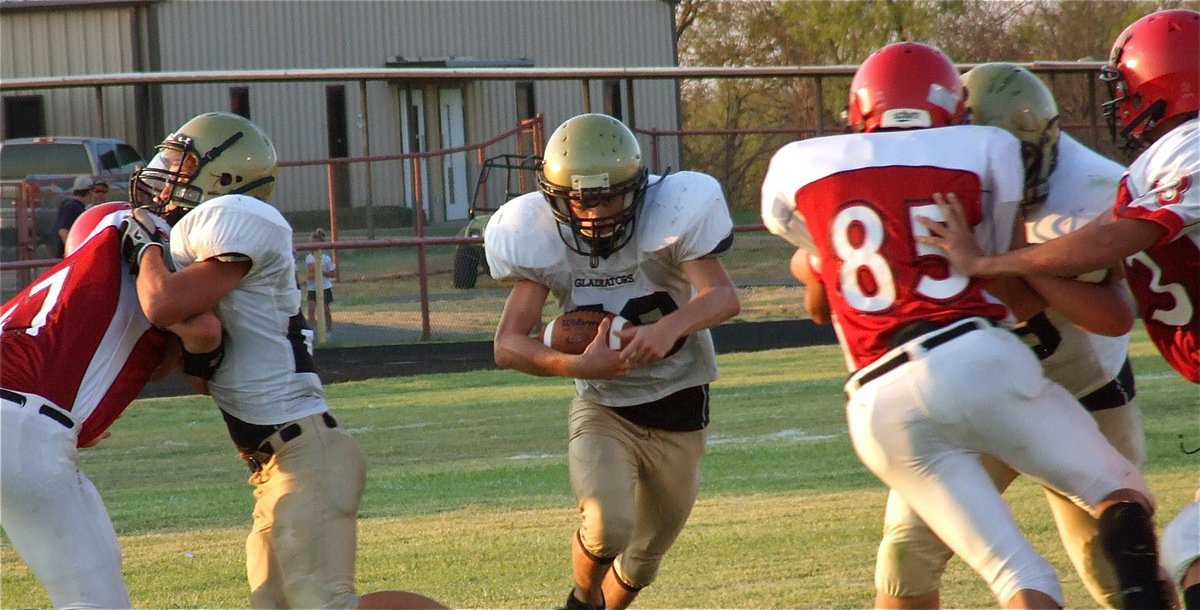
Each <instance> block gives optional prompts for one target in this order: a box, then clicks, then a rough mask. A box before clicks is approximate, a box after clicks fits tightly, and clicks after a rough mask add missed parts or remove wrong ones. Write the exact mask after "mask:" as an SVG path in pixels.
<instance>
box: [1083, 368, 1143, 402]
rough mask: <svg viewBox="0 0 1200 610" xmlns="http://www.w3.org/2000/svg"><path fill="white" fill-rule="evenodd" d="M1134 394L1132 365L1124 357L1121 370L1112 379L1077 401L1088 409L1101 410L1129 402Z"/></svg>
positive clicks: (1135, 390) (1135, 391) (1135, 392)
mask: <svg viewBox="0 0 1200 610" xmlns="http://www.w3.org/2000/svg"><path fill="white" fill-rule="evenodd" d="M1135 394H1137V389H1136V388H1135V387H1134V379H1133V367H1132V366H1130V365H1129V359H1126V360H1125V365H1124V366H1122V367H1121V372H1119V373H1117V376H1116V377H1114V378H1113V380H1112V381H1109V382H1108V383H1106V384H1104V385H1102V386H1100V387H1099V388H1097V389H1095V390H1092V391H1091V392H1089V393H1088V394H1087V395H1086V396H1084V397H1082V398H1080V399H1079V403H1080V404H1082V405H1083V408H1085V409H1087V410H1088V411H1103V410H1105V409H1115V408H1117V407H1123V406H1125V405H1127V404H1129V401H1131V400H1133V397H1134V395H1135Z"/></svg>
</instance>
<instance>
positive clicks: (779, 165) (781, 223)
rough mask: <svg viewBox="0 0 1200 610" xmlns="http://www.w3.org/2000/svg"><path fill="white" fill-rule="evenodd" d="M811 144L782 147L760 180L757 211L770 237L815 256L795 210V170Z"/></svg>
mask: <svg viewBox="0 0 1200 610" xmlns="http://www.w3.org/2000/svg"><path fill="white" fill-rule="evenodd" d="M805 142H811V141H810V140H801V141H799V142H791V143H788V144H786V145H784V146H783V147H782V148H780V149H779V150H778V151H776V152H775V155H774V156H772V157H771V162H770V164H769V165H768V166H767V175H766V176H765V177H764V178H763V185H762V193H761V207H760V210H759V213H760V217H761V218H762V221H763V224H764V225H765V226H766V227H767V230H768V231H770V232H771V233H772V234H773V235H777V236H779V237H782V238H783V239H784V240H785V241H787V242H788V243H790V244H792V245H793V246H796V247H798V248H803V249H804V250H806V251H808V252H816V251H817V249H816V246H814V245H813V242H812V236H811V235H810V234H809V230H808V224H807V223H805V222H804V218H803V216H801V214H800V212H799V210H797V209H796V201H795V194H796V187H797V186H798V185H797V184H796V176H795V173H796V172H795V170H794V168H795V167H796V166H797V164H799V165H800V166H801V167H803V166H804V165H805V163H806V162H804V161H798V159H802V158H803V157H804V156H805V154H806V153H807V151H808V150H809V149H810V148H811V145H810V144H805Z"/></svg>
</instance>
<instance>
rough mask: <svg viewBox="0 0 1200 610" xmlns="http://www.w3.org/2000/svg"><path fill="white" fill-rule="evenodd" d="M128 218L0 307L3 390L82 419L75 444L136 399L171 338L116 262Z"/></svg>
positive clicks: (115, 217) (109, 222) (112, 219)
mask: <svg viewBox="0 0 1200 610" xmlns="http://www.w3.org/2000/svg"><path fill="white" fill-rule="evenodd" d="M126 215H128V212H127V211H122V212H118V213H115V214H111V215H109V216H108V217H106V218H105V219H104V220H103V221H102V222H101V223H100V224H101V225H103V226H102V228H100V229H98V230H97V231H95V232H93V233H92V235H91V237H90V238H89V239H88V240H87V241H86V242H85V243H84V244H83V245H82V246H80V247H79V249H78V250H76V251H75V252H74V253H73V254H71V255H70V256H68V257H67V258H65V259H63V260H62V261H61V262H59V263H58V264H57V265H54V266H53V267H51V268H50V270H49V271H47V272H45V273H44V274H42V275H41V276H40V277H38V278H37V279H36V280H34V282H33V283H31V284H30V285H29V286H27V287H25V289H24V290H22V291H21V292H20V293H19V294H17V295H16V296H15V297H13V298H12V299H10V300H9V301H8V302H6V303H5V304H4V306H3V308H2V309H0V329H2V330H3V333H2V334H0V358H2V359H3V366H0V387H3V388H5V389H8V390H15V391H18V392H28V393H31V394H37V395H39V396H42V397H44V398H46V399H47V400H50V401H52V402H53V403H54V404H56V405H58V406H59V407H61V408H63V409H65V410H67V411H70V412H71V414H72V417H73V418H74V419H75V421H76V422H77V424H80V425H79V426H77V428H76V430H77V432H78V444H79V445H80V446H82V445H86V444H87V443H89V442H90V441H92V440H93V439H95V438H96V437H97V436H99V435H100V433H101V432H103V431H104V430H105V429H107V428H108V427H109V425H111V424H112V422H113V421H114V420H115V419H117V417H119V416H120V415H121V412H122V411H124V410H125V407H127V406H129V403H130V402H131V401H132V400H133V399H134V398H136V397H137V394H138V392H140V391H141V389H142V388H143V387H145V385H146V383H147V382H148V381H149V380H150V376H151V374H152V373H153V372H154V370H155V368H157V366H158V365H159V364H160V363H161V361H162V357H163V350H164V347H165V346H166V341H167V339H168V337H169V333H167V332H166V331H163V330H160V329H157V328H155V327H154V326H152V325H151V324H150V322H149V320H147V319H146V316H145V315H144V314H143V313H142V309H141V306H140V305H139V304H138V301H137V290H136V286H135V285H134V277H133V276H132V275H130V273H129V269H128V266H127V265H126V264H125V263H124V262H123V261H122V259H121V233H120V230H119V225H120V223H121V220H123V219H124V218H125V216H126ZM68 304H69V305H70V306H69V307H68V306H67V305H68Z"/></svg>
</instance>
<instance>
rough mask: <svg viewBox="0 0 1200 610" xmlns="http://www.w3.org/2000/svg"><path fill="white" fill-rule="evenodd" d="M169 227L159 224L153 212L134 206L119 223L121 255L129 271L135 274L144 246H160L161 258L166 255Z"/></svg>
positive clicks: (164, 257) (144, 249)
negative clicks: (127, 215) (127, 216)
mask: <svg viewBox="0 0 1200 610" xmlns="http://www.w3.org/2000/svg"><path fill="white" fill-rule="evenodd" d="M169 236H170V233H169V229H167V228H166V227H164V226H162V225H160V224H159V222H158V219H157V217H156V216H155V214H154V213H153V212H151V211H150V210H147V209H145V208H136V209H134V210H133V211H132V212H130V214H129V218H127V219H126V220H125V221H124V222H123V223H121V256H122V257H123V258H124V259H125V261H126V262H128V263H129V272H130V273H133V274H135V275H136V274H137V272H138V265H139V263H140V262H141V260H142V254H143V253H144V252H145V251H146V248H149V247H151V246H156V247H159V248H162V250H163V259H164V260H166V256H167V245H166V244H167V238H168V237H169Z"/></svg>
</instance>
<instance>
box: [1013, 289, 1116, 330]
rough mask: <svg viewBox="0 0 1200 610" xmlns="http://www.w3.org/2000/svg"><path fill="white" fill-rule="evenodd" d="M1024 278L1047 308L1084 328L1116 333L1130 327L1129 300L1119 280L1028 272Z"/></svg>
mask: <svg viewBox="0 0 1200 610" xmlns="http://www.w3.org/2000/svg"><path fill="white" fill-rule="evenodd" d="M1026 280H1027V281H1028V282H1029V285H1030V286H1032V287H1033V288H1034V290H1037V291H1038V293H1039V294H1041V295H1042V297H1043V298H1045V299H1046V302H1047V304H1048V306H1049V307H1050V308H1051V309H1054V310H1055V311H1058V312H1059V313H1061V314H1062V315H1064V316H1066V318H1067V319H1068V320H1070V321H1071V323H1072V324H1074V325H1076V326H1078V327H1080V328H1082V329H1084V330H1086V331H1088V332H1091V333H1095V334H1098V335H1107V336H1110V337H1119V336H1121V335H1124V334H1125V333H1128V332H1129V329H1130V328H1132V327H1133V320H1134V311H1133V303H1132V302H1131V301H1130V297H1129V292H1128V291H1127V290H1126V289H1125V287H1124V285H1123V284H1120V283H1114V282H1111V281H1106V282H1104V283H1099V284H1098V283H1093V282H1083V281H1079V280H1073V279H1065V278H1056V277H1044V276H1030V277H1028V278H1026Z"/></svg>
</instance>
